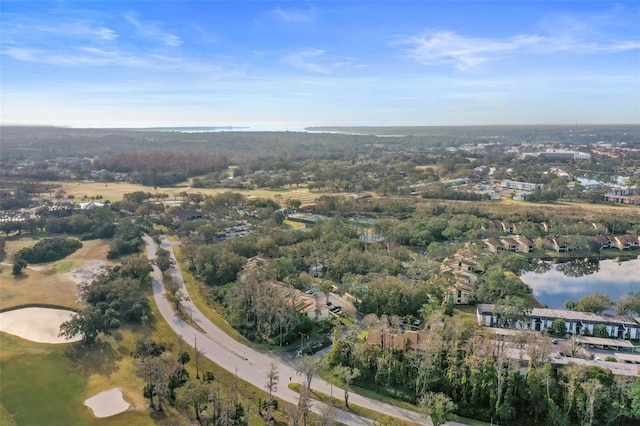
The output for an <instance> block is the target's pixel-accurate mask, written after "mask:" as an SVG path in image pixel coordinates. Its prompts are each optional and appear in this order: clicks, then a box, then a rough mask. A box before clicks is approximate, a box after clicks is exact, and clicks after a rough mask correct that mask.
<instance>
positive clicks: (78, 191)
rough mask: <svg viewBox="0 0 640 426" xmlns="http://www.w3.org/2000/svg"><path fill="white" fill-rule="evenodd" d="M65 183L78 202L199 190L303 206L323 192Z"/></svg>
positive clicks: (67, 192) (177, 195) (68, 192)
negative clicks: (277, 199) (296, 202)
mask: <svg viewBox="0 0 640 426" xmlns="http://www.w3.org/2000/svg"><path fill="white" fill-rule="evenodd" d="M56 183H58V184H60V185H62V189H63V190H64V191H65V192H66V194H67V196H69V195H73V197H74V199H75V200H77V201H79V200H82V199H83V198H84V197H85V196H86V197H89V198H91V197H97V196H101V197H102V199H103V200H109V201H120V200H122V198H123V196H124V194H128V193H131V192H136V191H143V192H150V193H152V194H167V195H169V196H170V199H171V198H175V199H177V200H179V199H180V198H181V197H180V193H181V192H186V193H188V194H192V193H200V194H206V195H215V194H220V193H223V192H238V193H240V194H243V195H246V196H248V197H264V198H275V196H276V195H280V196H282V200H283V201H286V200H288V199H298V200H300V201H301V202H302V205H303V206H304V205H308V204H311V203H313V201H314V200H315V199H316V198H318V197H319V196H321V195H323V194H322V193H315V192H314V193H311V192H309V190H308V189H307V188H305V187H303V186H300V187H299V188H298V187H287V188H282V189H279V190H270V189H256V190H247V189H232V188H191V187H190V186H188V184H186V183H184V184H182V185H180V184H179V185H176V186H172V187H157V188H153V187H150V186H143V185H138V184H134V183H127V182H109V183H105V182H56Z"/></svg>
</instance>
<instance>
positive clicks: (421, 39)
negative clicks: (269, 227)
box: [394, 31, 542, 69]
mask: <svg viewBox="0 0 640 426" xmlns="http://www.w3.org/2000/svg"><path fill="white" fill-rule="evenodd" d="M541 41H542V38H541V37H537V36H516V37H512V38H508V39H503V40H500V39H486V38H476V37H465V36H461V35H458V34H456V33H454V32H452V31H437V32H432V33H429V34H427V35H422V36H412V37H407V38H404V39H402V40H398V41H397V42H395V43H394V44H396V45H400V46H407V52H408V54H409V57H411V58H412V59H414V60H416V61H418V62H420V63H421V64H424V65H438V64H453V65H455V66H456V67H457V68H459V69H467V68H471V67H475V66H478V65H480V64H482V63H484V62H487V61H488V60H490V59H492V58H494V57H495V56H498V55H504V54H507V53H510V52H513V51H515V50H519V49H522V48H524V47H530V46H534V45H536V44H539V43H541Z"/></svg>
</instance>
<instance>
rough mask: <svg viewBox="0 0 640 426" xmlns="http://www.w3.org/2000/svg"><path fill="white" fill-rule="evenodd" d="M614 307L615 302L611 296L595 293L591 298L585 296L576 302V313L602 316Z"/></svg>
mask: <svg viewBox="0 0 640 426" xmlns="http://www.w3.org/2000/svg"><path fill="white" fill-rule="evenodd" d="M612 307H613V302H612V301H611V299H610V298H609V296H608V295H606V294H601V293H598V292H595V293H593V294H592V295H591V296H584V297H583V298H582V299H580V300H578V301H577V302H576V311H580V312H592V313H594V314H601V313H602V312H604V311H606V310H608V309H611V308H612Z"/></svg>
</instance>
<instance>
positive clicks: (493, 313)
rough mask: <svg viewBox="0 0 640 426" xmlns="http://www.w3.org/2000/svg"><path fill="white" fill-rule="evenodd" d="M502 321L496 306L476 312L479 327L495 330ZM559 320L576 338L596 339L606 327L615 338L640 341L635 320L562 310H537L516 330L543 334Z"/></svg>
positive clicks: (639, 325) (482, 308)
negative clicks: (594, 333) (596, 334)
mask: <svg viewBox="0 0 640 426" xmlns="http://www.w3.org/2000/svg"><path fill="white" fill-rule="evenodd" d="M499 318H500V313H499V312H498V311H497V309H496V306H495V305H490V304H480V305H478V306H477V308H476V319H477V321H478V325H481V326H485V327H495V326H496V325H497V324H498V323H499V321H498V320H499ZM557 319H562V320H563V321H564V323H565V327H566V329H567V332H568V333H571V334H575V335H592V334H593V332H594V330H595V328H596V327H597V326H599V325H604V326H605V327H606V330H607V333H608V335H609V336H610V337H612V338H616V339H627V340H629V339H640V323H638V321H636V320H635V319H633V318H631V317H627V316H624V315H606V314H594V313H591V312H577V311H566V310H561V309H543V308H534V309H532V310H531V312H529V313H528V314H527V315H526V319H525V320H524V321H522V322H518V323H517V325H516V328H524V329H525V330H534V331H541V332H542V331H545V330H548V329H549V328H551V325H552V324H553V321H555V320H557Z"/></svg>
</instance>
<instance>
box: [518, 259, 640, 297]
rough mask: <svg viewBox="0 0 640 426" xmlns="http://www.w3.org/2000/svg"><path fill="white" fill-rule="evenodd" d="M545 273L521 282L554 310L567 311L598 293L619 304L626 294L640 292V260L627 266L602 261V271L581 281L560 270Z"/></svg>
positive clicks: (524, 276)
mask: <svg viewBox="0 0 640 426" xmlns="http://www.w3.org/2000/svg"><path fill="white" fill-rule="evenodd" d="M557 267H558V265H553V266H552V268H551V269H550V270H549V271H547V272H544V273H541V274H540V273H535V272H527V273H525V274H523V275H522V277H521V278H522V281H524V282H525V283H527V284H529V286H530V287H531V289H532V290H533V295H534V296H535V298H536V299H537V300H538V301H539V302H540V303H542V304H543V305H545V306H548V307H549V308H551V309H562V308H564V302H566V301H567V300H574V301H575V300H578V299H580V298H582V297H584V296H588V295H591V294H593V293H595V292H598V293H601V294H606V295H608V296H609V297H610V298H611V300H613V301H616V300H618V298H619V297H620V296H622V295H623V294H627V293H629V292H631V291H633V292H638V291H640V259H639V258H635V259H633V260H629V261H626V262H616V261H615V260H601V261H600V265H599V270H598V271H597V272H595V273H593V274H589V275H584V276H581V277H569V276H566V275H564V274H563V273H562V272H560V271H558V270H557Z"/></svg>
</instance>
